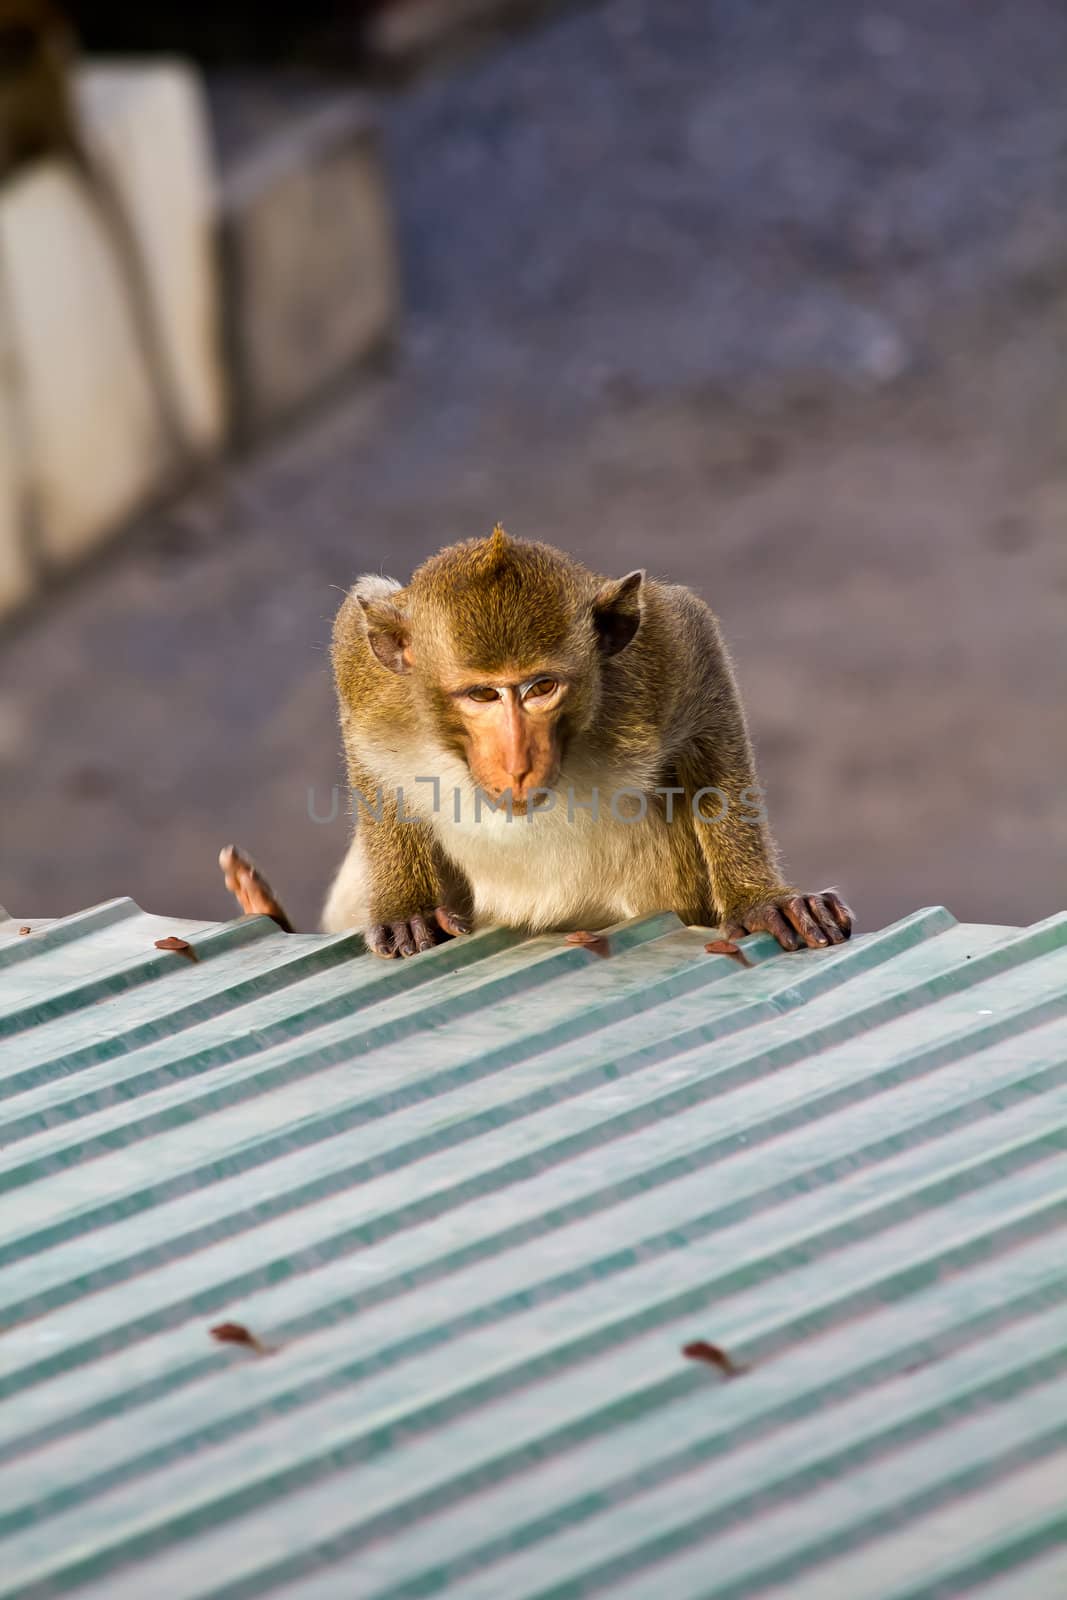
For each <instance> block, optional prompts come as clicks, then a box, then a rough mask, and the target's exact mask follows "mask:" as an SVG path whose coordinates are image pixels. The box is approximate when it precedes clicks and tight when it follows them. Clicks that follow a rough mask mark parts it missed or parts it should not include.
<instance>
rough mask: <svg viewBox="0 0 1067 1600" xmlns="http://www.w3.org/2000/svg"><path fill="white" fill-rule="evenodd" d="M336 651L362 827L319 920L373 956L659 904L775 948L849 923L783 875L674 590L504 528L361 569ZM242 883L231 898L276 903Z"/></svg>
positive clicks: (600, 921) (688, 600) (749, 764)
mask: <svg viewBox="0 0 1067 1600" xmlns="http://www.w3.org/2000/svg"><path fill="white" fill-rule="evenodd" d="M332 660H333V669H334V677H335V685H336V693H337V701H338V707H339V712H340V724H341V736H342V743H343V746H344V751H345V756H346V760H347V766H348V779H349V788H350V792H351V795H352V801H353V810H354V813H355V816H356V827H355V830H354V833H353V837H352V840H351V843H350V845H349V848H348V851H347V854H346V855H345V857H344V860H343V861H342V864H341V867H340V869H339V871H338V873H337V875H336V877H335V879H334V881H333V884H332V886H331V888H330V891H329V894H328V897H327V901H326V906H325V909H324V912H323V927H324V929H325V930H326V931H327V932H334V933H335V932H340V931H343V930H346V929H357V930H359V931H360V932H362V933H363V935H364V938H365V940H366V942H367V945H368V946H369V948H370V949H371V950H372V951H373V952H374V953H375V954H377V955H380V956H383V957H409V956H412V955H415V954H417V953H419V952H423V951H426V950H430V949H432V948H433V947H434V946H435V945H436V944H437V943H439V942H440V941H441V940H442V939H444V938H446V937H454V936H457V935H462V934H464V933H468V932H470V931H472V930H474V929H477V928H482V927H487V926H490V925H503V926H507V927H514V928H521V929H525V930H527V931H529V932H531V933H533V932H539V931H548V930H550V929H552V930H559V931H567V930H577V929H589V928H597V927H604V926H607V925H610V924H611V923H613V922H618V921H621V920H623V919H625V918H629V917H636V916H642V915H647V914H650V913H654V912H662V911H675V912H677V914H678V916H679V917H680V918H681V920H682V921H683V922H684V923H686V924H688V925H696V926H714V927H721V929H722V930H723V933H724V935H725V936H726V937H727V938H728V939H734V938H739V937H742V936H743V935H745V934H749V933H756V932H759V931H764V932H767V933H769V934H771V935H772V936H773V937H774V938H775V939H776V940H777V942H778V944H779V945H780V946H782V948H783V949H785V950H797V949H800V948H801V947H804V946H807V947H811V948H817V947H829V946H831V945H839V944H842V943H843V942H844V941H845V940H847V939H848V938H849V936H850V935H851V932H852V913H851V911H850V910H849V909H848V907H847V906H846V905H845V904H844V902H843V901H842V900H841V898H840V897H839V895H838V894H837V892H836V891H835V890H833V889H826V890H823V891H821V892H820V893H817V894H805V893H802V892H800V891H799V890H797V889H795V888H793V887H791V886H790V885H789V884H788V883H787V882H786V881H785V879H784V877H783V874H782V868H781V865H780V862H779V858H778V854H777V850H776V848H775V844H774V841H773V838H772V836H771V832H770V829H769V826H768V823H767V820H766V816H765V813H764V811H763V807H762V797H761V792H760V790H759V788H758V783H757V777H756V768H755V762H754V758H753V752H752V746H751V742H750V739H749V735H748V729H747V726H746V721H745V715H744V711H743V709H742V705H741V700H740V696H739V692H738V688H737V684H736V681H735V677H734V672H733V667H732V664H731V661H730V658H729V655H728V654H727V650H726V647H725V645H724V643H723V640H722V637H721V634H720V631H719V626H718V623H717V621H716V618H715V617H714V615H713V614H712V612H711V611H710V610H709V608H708V607H707V606H706V605H705V604H704V602H703V601H702V600H700V599H699V598H698V596H697V595H696V594H694V593H693V592H692V591H691V590H689V589H686V588H683V587H681V586H678V585H673V584H667V583H661V582H659V581H656V580H654V579H650V578H649V577H648V576H647V575H646V573H645V572H644V571H636V572H631V573H629V574H627V575H626V576H625V577H623V578H618V579H610V578H605V577H602V576H599V575H597V574H595V573H593V572H591V571H589V570H587V569H586V568H585V567H584V566H582V565H581V564H580V563H579V562H577V561H575V560H573V559H572V558H571V557H570V556H568V555H565V554H564V553H563V552H561V551H559V550H556V549H554V548H552V547H551V546H549V545H546V544H541V543H537V542H533V541H526V540H521V539H513V538H511V537H510V535H508V534H507V533H506V532H505V531H504V529H503V528H502V527H501V526H500V525H499V524H498V525H497V526H496V527H495V528H494V530H493V532H492V534H491V535H490V536H489V537H488V538H487V539H469V540H465V541H463V542H461V543H459V544H455V545H452V546H449V547H448V548H446V549H444V550H442V551H440V552H439V553H438V554H437V555H435V556H432V557H431V558H430V559H429V560H427V561H425V562H424V563H423V564H422V565H421V566H420V567H419V568H418V569H417V570H416V572H415V573H414V575H413V576H412V578H411V580H410V581H409V583H408V584H407V585H406V586H405V587H401V585H400V584H399V583H398V582H397V581H396V580H395V579H391V578H384V577H378V576H369V577H363V578H360V579H358V580H357V582H356V583H355V584H354V585H353V587H352V588H351V590H350V591H349V593H348V594H347V596H346V598H345V600H344V602H343V604H342V605H341V608H340V610H339V612H338V614H337V618H336V622H335V625H334V631H333V645H332ZM226 855H227V853H226V852H224V856H226ZM228 859H229V869H230V870H229V877H230V878H234V873H235V870H236V869H235V868H234V859H236V860H239V861H240V862H241V863H242V866H243V867H244V868H247V869H248V872H251V873H253V874H254V873H255V869H254V868H252V867H251V865H250V863H247V862H246V861H244V858H241V857H239V855H238V854H237V853H233V858H232V859H230V858H228ZM223 864H224V868H225V867H226V866H227V861H224V863H223ZM239 877H240V872H237V878H239ZM251 881H252V880H248V879H247V874H246V881H245V882H244V885H243V897H242V892H241V891H240V886H239V893H238V898H239V899H241V900H242V904H243V905H244V908H245V909H246V910H248V909H253V908H254V906H253V902H254V901H255V899H256V895H257V894H258V895H259V899H260V902H261V905H260V908H261V909H262V908H264V905H267V904H268V903H269V904H270V905H274V906H275V907H276V906H277V903H276V902H275V901H274V899H273V895H272V893H271V891H270V890H269V888H266V893H265V895H264V894H263V892H262V889H256V888H255V886H254V884H253V887H252V889H249V883H250V882H251ZM235 882H236V879H235ZM259 883H260V884H261V885H263V886H264V887H266V886H265V884H264V880H261V879H260V880H259ZM233 886H234V883H231V887H233ZM246 902H247V903H246ZM277 909H280V908H277ZM267 914H268V915H270V914H274V912H273V911H271V910H270V909H269V908H268V911H267ZM282 916H283V917H284V913H282Z"/></svg>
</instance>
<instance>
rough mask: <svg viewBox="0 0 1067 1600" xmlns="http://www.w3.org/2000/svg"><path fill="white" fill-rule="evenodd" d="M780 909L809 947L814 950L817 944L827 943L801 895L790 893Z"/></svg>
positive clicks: (824, 935)
mask: <svg viewBox="0 0 1067 1600" xmlns="http://www.w3.org/2000/svg"><path fill="white" fill-rule="evenodd" d="M782 910H783V911H784V912H785V914H786V916H787V917H788V918H789V920H790V922H791V923H792V924H793V927H794V928H795V929H796V930H797V932H798V933H799V935H800V937H801V939H803V941H804V943H805V944H806V945H807V946H808V948H809V949H811V950H814V949H816V948H817V947H818V946H819V945H824V944H828V943H829V940H828V939H827V937H826V934H825V933H823V931H822V929H821V928H820V926H819V924H818V923H817V922H816V921H815V919H814V918H813V917H812V915H811V912H810V911H809V910H808V906H807V902H806V901H805V899H804V896H803V895H799V894H794V895H790V897H789V899H788V900H783V901H782Z"/></svg>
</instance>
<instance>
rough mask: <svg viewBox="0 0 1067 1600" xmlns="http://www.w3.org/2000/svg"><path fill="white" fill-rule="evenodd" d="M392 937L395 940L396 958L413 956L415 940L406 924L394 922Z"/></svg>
mask: <svg viewBox="0 0 1067 1600" xmlns="http://www.w3.org/2000/svg"><path fill="white" fill-rule="evenodd" d="M393 935H394V938H395V940H396V953H397V955H398V956H401V957H403V956H413V955H414V954H415V939H414V936H413V934H412V932H411V928H410V926H409V925H408V923H406V922H394V924H393Z"/></svg>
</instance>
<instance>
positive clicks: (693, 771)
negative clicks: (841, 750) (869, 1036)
mask: <svg viewBox="0 0 1067 1600" xmlns="http://www.w3.org/2000/svg"><path fill="white" fill-rule="evenodd" d="M702 632H704V635H705V637H704V639H703V641H702V646H701V650H700V654H701V657H702V663H701V665H702V668H703V671H702V672H701V675H700V677H701V681H702V684H703V696H702V704H701V707H700V713H699V719H698V721H697V723H696V728H695V731H694V732H693V733H692V734H691V735H690V737H689V738H688V739H687V740H686V741H685V743H684V744H683V746H682V748H681V750H680V751H679V752H678V754H677V756H676V761H675V765H676V770H677V773H678V783H679V785H680V787H681V788H683V789H684V790H685V800H686V806H685V819H686V825H687V826H691V827H693V829H694V831H695V833H696V836H697V842H698V845H699V848H700V852H701V855H702V856H703V859H704V862H705V864H706V866H707V870H708V876H709V878H710V880H711V891H712V896H713V898H714V901H715V905H716V907H717V909H718V913H719V917H720V919H721V922H722V924H723V927H724V931H725V932H726V933H727V935H728V936H729V937H731V938H738V937H741V936H742V935H743V934H745V933H756V932H760V931H762V932H766V933H770V934H772V935H773V936H774V938H775V939H777V941H778V943H779V944H780V945H781V946H782V947H783V949H786V950H797V949H799V948H800V947H801V946H802V945H809V946H819V945H827V944H842V943H843V942H844V941H845V940H846V939H847V938H848V937H849V934H850V933H851V931H852V916H851V913H850V911H849V910H848V907H847V906H845V905H844V904H843V902H842V901H841V900H840V899H839V897H838V896H837V894H835V893H834V891H833V890H830V889H827V890H824V891H823V892H822V893H820V894H808V895H805V894H801V893H800V892H799V891H798V890H796V889H794V888H791V887H790V886H789V885H788V884H786V883H785V881H784V879H783V876H782V869H781V865H780V863H779V860H778V853H777V850H776V849H775V845H774V840H773V838H772V837H771V832H770V829H769V827H768V824H767V817H766V812H765V809H764V805H763V795H762V791H761V790H760V788H759V781H758V779H757V776H756V765H755V760H754V758H753V755H752V745H751V742H750V740H749V736H748V730H747V728H746V726H745V717H744V711H743V710H742V706H741V698H740V695H739V693H738V689H737V684H736V682H735V680H734V675H733V671H732V668H731V666H730V661H729V658H728V656H727V654H726V651H725V649H724V648H723V645H722V641H721V639H720V638H719V634H718V628H717V626H716V624H715V620H714V618H713V617H712V616H711V614H710V613H707V614H706V624H705V627H704V629H702ZM702 790H704V791H708V792H706V793H703V794H702V793H701V791H702Z"/></svg>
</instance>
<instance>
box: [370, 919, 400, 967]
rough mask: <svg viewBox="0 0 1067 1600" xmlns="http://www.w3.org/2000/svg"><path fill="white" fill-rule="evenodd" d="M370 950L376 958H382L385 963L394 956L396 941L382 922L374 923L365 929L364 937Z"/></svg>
mask: <svg viewBox="0 0 1067 1600" xmlns="http://www.w3.org/2000/svg"><path fill="white" fill-rule="evenodd" d="M364 937H365V938H366V941H367V944H368V945H369V947H370V949H371V950H373V952H374V954H375V955H376V956H382V957H383V958H384V959H385V960H386V961H389V960H391V959H392V957H393V956H395V955H396V941H395V940H394V938H393V930H392V928H390V927H387V926H386V924H385V923H384V922H375V923H372V924H371V926H370V927H369V928H368V929H367V932H366V934H365V936H364Z"/></svg>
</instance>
